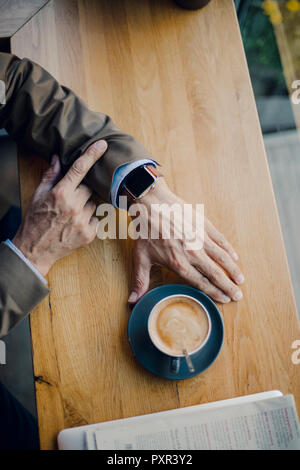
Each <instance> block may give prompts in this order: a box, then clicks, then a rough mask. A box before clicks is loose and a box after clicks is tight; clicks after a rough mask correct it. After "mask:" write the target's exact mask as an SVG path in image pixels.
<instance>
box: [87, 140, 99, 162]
mask: <svg viewBox="0 0 300 470" xmlns="http://www.w3.org/2000/svg"><path fill="white" fill-rule="evenodd" d="M86 153H87V154H88V155H89V156H91V157H92V158H93V159H96V158H98V156H99V150H98V148H97V142H94V143H93V144H92V145H90V146H89V148H88V149H87V152H86Z"/></svg>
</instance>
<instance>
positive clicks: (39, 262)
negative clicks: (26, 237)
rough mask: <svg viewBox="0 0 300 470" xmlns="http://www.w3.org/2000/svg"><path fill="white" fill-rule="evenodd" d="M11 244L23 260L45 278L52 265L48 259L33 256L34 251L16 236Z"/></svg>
mask: <svg viewBox="0 0 300 470" xmlns="http://www.w3.org/2000/svg"><path fill="white" fill-rule="evenodd" d="M12 243H13V244H14V245H15V247H16V248H18V250H19V251H20V252H21V253H22V254H23V255H24V256H25V258H26V259H27V260H28V261H29V262H30V263H31V264H32V265H33V266H34V267H35V269H37V271H39V273H40V274H41V275H42V276H44V277H45V276H46V275H47V274H48V272H49V271H50V268H51V266H52V265H53V264H54V263H53V262H51V261H50V260H48V259H45V258H43V257H39V256H38V255H36V254H35V252H34V249H32V248H31V247H30V244H29V243H28V242H26V241H25V242H24V241H23V240H22V237H21V236H20V235H19V234H18V233H17V235H16V236H15V237H14V238H13V239H12Z"/></svg>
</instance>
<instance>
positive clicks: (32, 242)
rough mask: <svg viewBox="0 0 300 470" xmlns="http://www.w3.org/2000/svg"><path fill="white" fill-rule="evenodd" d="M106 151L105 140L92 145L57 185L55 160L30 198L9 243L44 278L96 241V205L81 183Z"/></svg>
mask: <svg viewBox="0 0 300 470" xmlns="http://www.w3.org/2000/svg"><path fill="white" fill-rule="evenodd" d="M106 149H107V143H106V142H105V141H104V140H99V141H97V142H95V143H94V144H92V145H91V146H90V147H89V148H88V149H87V151H86V152H85V153H84V154H83V155H82V156H81V157H80V158H78V159H77V160H76V161H75V162H74V163H73V165H72V167H71V168H70V169H69V171H68V172H67V173H66V174H65V176H64V177H63V178H62V179H61V180H60V181H59V182H57V181H58V180H59V177H60V170H61V167H60V162H59V159H58V157H57V156H54V157H53V159H52V163H51V166H50V168H49V169H48V170H47V171H46V172H45V174H44V176H43V179H42V181H41V183H40V185H39V186H38V188H37V190H36V191H35V193H34V195H33V198H32V200H31V203H30V206H29V208H28V211H27V213H26V215H25V218H24V220H23V222H22V224H21V226H20V228H19V230H18V233H17V234H16V236H15V238H14V239H13V240H12V242H13V243H14V245H15V246H16V247H17V248H18V249H19V250H20V251H21V252H22V253H23V254H24V255H25V256H26V258H27V259H28V260H29V261H30V262H31V263H32V264H33V265H34V266H35V267H36V268H37V269H38V271H39V272H40V273H41V274H42V275H43V276H45V275H46V274H47V273H48V271H49V269H50V268H51V266H52V265H53V264H54V263H55V261H57V260H58V259H60V258H63V257H64V256H66V255H68V254H69V253H71V251H73V250H75V249H76V248H79V247H81V246H84V245H87V244H88V243H90V242H92V241H93V240H94V238H95V237H96V229H97V224H98V219H97V217H94V216H93V213H94V211H95V209H96V205H95V203H94V202H92V201H90V197H91V195H92V191H91V190H90V189H89V188H88V187H87V186H85V185H84V184H82V180H83V179H84V177H85V176H86V174H87V173H88V171H89V170H90V169H91V168H92V166H93V165H94V164H95V163H96V161H97V160H98V159H99V158H100V157H101V156H102V155H103V154H104V152H105V151H106Z"/></svg>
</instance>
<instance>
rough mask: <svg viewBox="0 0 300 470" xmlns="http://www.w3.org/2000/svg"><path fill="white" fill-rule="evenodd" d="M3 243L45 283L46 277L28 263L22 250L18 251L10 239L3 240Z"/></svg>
mask: <svg viewBox="0 0 300 470" xmlns="http://www.w3.org/2000/svg"><path fill="white" fill-rule="evenodd" d="M4 244H5V245H7V246H8V247H9V248H10V249H11V250H13V251H14V252H15V253H16V254H17V255H18V256H19V257H20V258H21V260H22V261H24V263H26V264H27V266H28V267H29V268H30V269H31V270H32V271H33V272H34V274H36V275H37V277H38V278H39V279H40V280H41V281H42V282H43V283H44V284H45V285H47V281H46V279H45V278H44V276H42V274H41V273H40V272H39V271H38V270H37V269H36V267H35V266H33V264H31V263H30V261H29V259H27V258H26V256H24V255H23V253H22V251H20V250H19V249H18V248H17V247H16V246H15V245H14V244H13V243H12V242H11V241H10V240H6V241H5V242H4Z"/></svg>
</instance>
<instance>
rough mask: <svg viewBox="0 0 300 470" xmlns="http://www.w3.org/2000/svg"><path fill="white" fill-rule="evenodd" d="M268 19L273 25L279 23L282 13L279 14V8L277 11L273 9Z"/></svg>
mask: <svg viewBox="0 0 300 470" xmlns="http://www.w3.org/2000/svg"><path fill="white" fill-rule="evenodd" d="M270 21H271V23H272V24H274V25H277V24H279V23H281V21H282V15H281V13H280V11H279V10H278V11H275V12H274V13H271V15H270Z"/></svg>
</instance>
